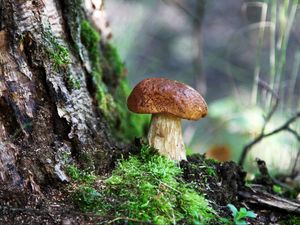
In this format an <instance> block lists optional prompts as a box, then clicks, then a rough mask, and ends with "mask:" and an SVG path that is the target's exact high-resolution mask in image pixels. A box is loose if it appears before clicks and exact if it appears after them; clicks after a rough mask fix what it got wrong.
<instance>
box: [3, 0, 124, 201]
mask: <svg viewBox="0 0 300 225" xmlns="http://www.w3.org/2000/svg"><path fill="white" fill-rule="evenodd" d="M90 6H92V7H90ZM93 10H100V8H99V6H93V5H92V1H88V0H87V1H81V0H75V1H73V0H64V1H56V0H47V1H25V0H11V1H6V0H0V12H1V13H0V184H1V185H0V186H1V187H0V189H1V190H2V191H1V192H0V193H2V194H3V193H4V192H3V190H6V191H7V190H10V191H11V192H15V191H16V190H19V191H23V190H25V191H30V192H33V193H42V192H43V191H44V190H45V187H48V186H54V185H55V184H57V183H59V182H63V181H66V180H68V178H67V176H66V175H65V172H64V169H63V167H64V165H65V164H66V163H69V162H70V161H73V162H75V163H77V164H79V165H80V166H82V167H83V168H91V169H94V170H95V171H96V172H97V173H98V174H101V173H104V172H106V171H107V170H108V169H109V168H110V167H111V165H112V164H113V162H114V160H115V158H116V155H119V153H120V151H121V150H122V148H123V147H122V145H121V144H119V143H120V142H117V141H116V140H115V138H114V137H113V136H112V135H111V133H112V132H111V129H116V130H118V129H120V126H121V125H120V124H121V123H120V122H118V121H120V120H121V119H120V116H125V117H129V116H128V113H127V111H126V108H125V109H124V108H122V107H123V106H124V105H125V103H124V105H122V104H121V103H120V102H122V101H125V99H126V96H125V95H126V88H127V89H128V87H127V86H126V85H124V83H126V78H125V75H126V74H125V70H124V67H123V63H122V62H121V61H120V59H119V58H118V56H117V54H116V52H115V50H114V48H113V47H112V46H111V45H110V44H109V43H108V41H107V39H108V38H107V37H106V36H105V37H103V36H102V37H100V32H99V31H100V29H101V26H99V27H96V30H94V28H93V27H95V26H94V25H95V23H94V22H93V21H91V24H90V23H89V22H88V21H89V20H90V19H92V17H91V15H93ZM101 10H102V7H101ZM87 15H90V17H88V16H87ZM102 19H105V18H104V17H103V18H102ZM98 22H100V23H101V24H107V23H106V21H98ZM83 26H84V27H83ZM87 29H88V30H87ZM105 29H107V28H105ZM103 33H104V32H103ZM92 35H94V36H92ZM95 36H96V39H95V38H94V37H95ZM88 41H89V42H88ZM91 41H95V43H92V46H91ZM91 47H93V49H91ZM91 50H93V52H91ZM97 54H98V56H97ZM95 55H96V56H97V57H96V58H95ZM120 84H121V85H120ZM115 96H117V97H118V98H117V97H116V98H114V97H115ZM122 110H123V111H122ZM108 115H109V116H110V117H108ZM127 121H128V120H127ZM122 129H123V130H124V129H125V128H124V127H123V128H122ZM122 129H121V131H123V130H122ZM2 194H1V195H2ZM1 195H0V198H1V197H2V196H1Z"/></svg>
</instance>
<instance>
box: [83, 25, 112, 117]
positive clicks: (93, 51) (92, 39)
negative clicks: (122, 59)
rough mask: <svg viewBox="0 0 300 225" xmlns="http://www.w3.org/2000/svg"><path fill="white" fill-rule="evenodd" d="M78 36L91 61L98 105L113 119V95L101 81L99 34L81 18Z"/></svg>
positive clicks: (106, 115) (105, 114)
mask: <svg viewBox="0 0 300 225" xmlns="http://www.w3.org/2000/svg"><path fill="white" fill-rule="evenodd" d="M80 36H81V41H82V43H83V45H84V46H85V47H86V49H87V50H88V54H89V59H90V61H91V66H92V76H93V81H94V84H95V86H96V89H97V92H96V98H97V102H98V106H99V108H100V110H101V111H102V112H103V114H104V116H105V117H106V118H107V119H108V120H113V119H114V116H113V113H112V112H113V111H114V108H115V104H114V102H113V97H112V96H111V95H110V94H109V93H108V91H107V88H106V86H105V84H104V83H103V81H102V67H101V58H100V48H99V42H100V35H99V33H98V32H97V31H96V30H95V29H94V28H93V27H92V26H91V24H90V23H89V22H88V21H86V20H83V21H82V23H81V33H80Z"/></svg>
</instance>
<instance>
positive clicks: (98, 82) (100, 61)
mask: <svg viewBox="0 0 300 225" xmlns="http://www.w3.org/2000/svg"><path fill="white" fill-rule="evenodd" d="M81 40H82V43H83V44H84V46H85V47H86V48H87V50H88V53H89V59H90V61H91V65H92V76H93V80H94V84H95V86H96V89H97V91H96V99H97V102H98V106H99V108H100V110H101V111H102V113H103V114H104V116H105V118H106V119H107V121H108V123H109V125H110V127H111V129H112V130H113V133H114V134H115V135H116V137H117V138H119V139H120V140H122V141H125V142H129V141H131V140H133V139H134V137H141V136H144V134H145V130H146V129H145V127H147V125H148V123H149V116H148V115H136V114H133V113H131V112H129V110H128V109H127V104H126V102H127V96H128V95H129V93H130V91H131V89H130V88H129V85H128V81H127V79H126V77H125V66H124V63H123V62H122V60H121V59H120V57H119V54H118V52H117V50H116V49H115V48H114V47H113V46H112V45H111V44H109V43H106V44H104V45H103V46H102V48H101V50H102V55H101V54H100V48H99V42H100V36H99V34H98V32H97V31H96V30H95V29H94V28H93V27H92V26H91V25H90V23H89V22H88V21H86V20H84V21H82V23H81ZM103 80H105V84H106V85H107V86H108V87H109V90H108V88H107V86H106V85H105V84H104V81H103Z"/></svg>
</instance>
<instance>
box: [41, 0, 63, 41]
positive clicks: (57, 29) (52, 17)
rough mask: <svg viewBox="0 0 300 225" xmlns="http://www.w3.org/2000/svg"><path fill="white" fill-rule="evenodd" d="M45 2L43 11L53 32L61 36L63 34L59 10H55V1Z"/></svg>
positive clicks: (48, 0)
mask: <svg viewBox="0 0 300 225" xmlns="http://www.w3.org/2000/svg"><path fill="white" fill-rule="evenodd" d="M44 2H45V13H46V16H47V18H48V21H49V23H50V26H51V29H52V31H53V33H54V34H56V35H57V36H59V37H61V36H62V35H63V34H64V31H63V25H62V24H63V21H62V15H61V12H60V11H58V10H57V5H56V1H53V0H47V1H44Z"/></svg>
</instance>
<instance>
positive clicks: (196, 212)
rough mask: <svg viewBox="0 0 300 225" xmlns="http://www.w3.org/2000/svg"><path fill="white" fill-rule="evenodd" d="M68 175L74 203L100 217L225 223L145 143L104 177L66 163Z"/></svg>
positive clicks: (176, 169)
mask: <svg viewBox="0 0 300 225" xmlns="http://www.w3.org/2000/svg"><path fill="white" fill-rule="evenodd" d="M68 174H69V175H70V176H71V177H72V178H73V184H72V185H71V187H72V188H73V191H72V193H73V195H72V196H73V200H74V202H75V204H76V205H78V207H79V208H80V209H81V210H83V211H85V212H96V213H97V214H100V215H103V216H104V217H103V218H105V217H106V216H108V217H109V218H116V219H112V220H113V221H116V220H121V219H122V218H128V221H127V222H129V224H132V223H131V222H130V221H140V222H142V221H143V222H150V223H154V224H174V223H184V224H225V220H224V219H222V218H219V217H218V216H217V215H216V212H215V211H214V210H213V209H212V208H211V207H210V206H209V204H208V202H207V201H206V199H205V198H204V197H203V196H202V195H201V194H199V193H198V192H197V191H196V190H195V189H194V188H193V187H192V186H191V185H190V184H187V183H185V182H184V181H183V180H182V179H181V174H182V171H181V169H180V168H179V167H178V166H177V164H176V163H175V162H173V161H170V160H168V159H167V158H165V157H164V156H160V155H158V154H157V153H156V151H155V150H154V149H152V148H150V147H148V146H143V147H142V149H141V153H140V155H136V156H131V157H129V159H127V160H121V161H120V162H119V164H118V166H117V168H116V169H115V170H114V171H113V173H112V175H111V176H110V177H109V178H108V179H106V180H104V181H103V180H102V181H101V180H97V179H95V180H93V179H90V178H89V176H87V174H86V173H85V172H80V171H79V170H77V169H76V167H70V169H69V170H68ZM92 175H93V174H92ZM98 179H99V178H98ZM91 181H92V182H91ZM99 183H101V185H99ZM97 184H98V185H97ZM106 222H107V223H109V222H112V221H106Z"/></svg>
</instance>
